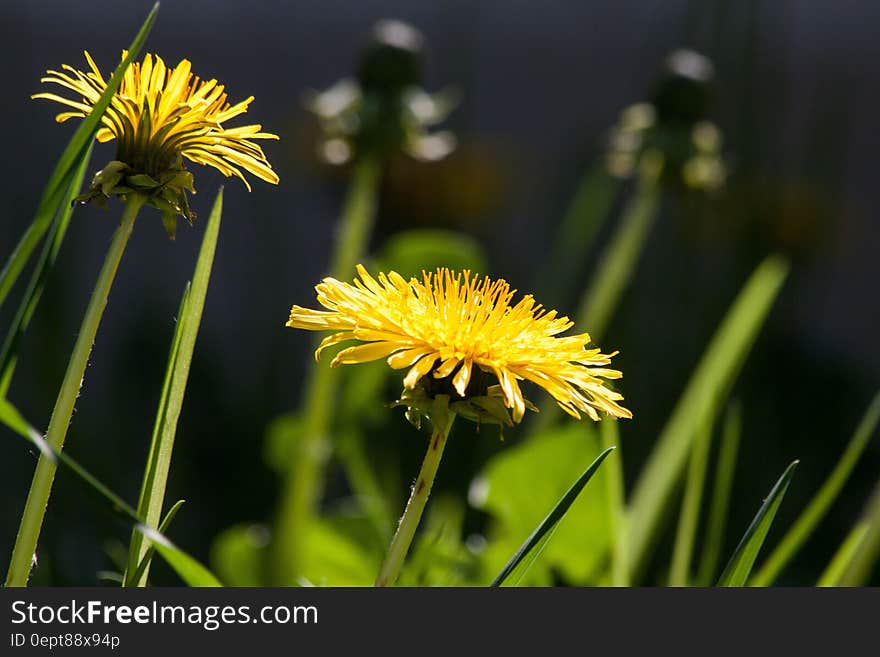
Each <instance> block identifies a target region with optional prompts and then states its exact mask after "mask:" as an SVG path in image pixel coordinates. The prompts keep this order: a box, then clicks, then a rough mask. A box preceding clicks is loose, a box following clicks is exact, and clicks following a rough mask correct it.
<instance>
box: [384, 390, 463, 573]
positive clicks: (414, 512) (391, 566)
mask: <svg viewBox="0 0 880 657" xmlns="http://www.w3.org/2000/svg"><path fill="white" fill-rule="evenodd" d="M435 406H436V404H435ZM431 419H432V422H434V431H433V433H432V435H431V442H430V444H429V446H428V452H427V454H425V460H424V461H422V469H421V470H420V471H419V476H418V478H417V479H416V483H415V485H414V486H413V488H412V493H411V494H410V496H409V501H408V502H407V503H406V510H405V511H404V512H403V516H401V518H400V524H399V525H398V526H397V531H396V532H395V533H394V538H393V539H392V540H391V545H390V546H389V548H388V553H387V554H386V555H385V561H384V563H383V564H382V568H381V569H380V570H379V576H378V577H377V578H376V586H393V585H394V582H395V581H397V576H398V575H399V574H400V568H401V566H403V560H404V559H405V558H406V553H407V552H409V546H410V543H412V540H413V536H415V533H416V528H417V527H418V526H419V520H420V519H421V517H422V511H424V509H425V504H426V503H427V501H428V496H429V495H430V494H431V486H433V485H434V477H435V476H436V475H437V466H439V465H440V459H441V458H442V457H443V448H444V447H446V439H447V438H448V437H449V431H450V429H452V422H453V421H454V420H455V413H453V412H452V411H449V410H446V409H444V410H443V412H441V413H436V414H435V415H434V416H433V417H432V418H431Z"/></svg>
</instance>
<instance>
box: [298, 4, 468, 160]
mask: <svg viewBox="0 0 880 657" xmlns="http://www.w3.org/2000/svg"><path fill="white" fill-rule="evenodd" d="M423 43H424V39H423V37H422V35H421V34H420V33H419V31H418V30H416V29H415V28H414V27H411V26H409V25H407V24H406V23H402V22H400V21H394V20H383V21H379V22H378V23H377V24H376V26H375V27H374V28H373V32H372V37H371V40H370V42H369V43H368V45H367V46H366V48H365V50H364V53H363V55H362V58H361V62H360V64H359V66H358V71H357V79H356V80H354V79H350V78H346V79H343V80H341V81H339V82H337V83H336V84H335V85H333V86H332V87H330V88H329V89H327V90H326V91H324V92H321V93H316V92H312V93H310V94H309V95H308V96H307V98H306V105H307V107H308V108H309V109H310V110H311V111H312V112H314V113H315V114H316V115H317V116H318V118H319V120H320V121H321V128H322V132H323V135H324V139H323V140H322V143H321V144H320V147H319V152H320V155H321V157H322V159H323V160H324V161H326V162H329V163H331V164H344V163H346V162H348V161H350V160H351V159H353V158H356V157H359V156H362V155H369V156H371V157H379V158H381V159H387V158H388V157H390V156H392V155H394V154H396V153H399V152H404V153H406V154H407V155H410V156H411V157H413V158H415V159H417V160H423V161H434V160H439V159H441V158H444V157H446V155H448V154H449V153H450V152H451V151H452V150H453V149H454V148H455V137H454V136H453V135H452V134H451V133H449V132H437V133H433V134H432V133H429V132H428V128H429V127H431V126H434V125H436V124H438V123H440V122H441V121H443V120H444V119H445V118H446V116H447V115H448V114H449V112H450V111H451V110H452V108H453V107H454V106H455V105H456V103H457V98H456V97H455V95H454V94H453V93H451V92H450V91H443V92H440V93H438V94H429V93H427V92H426V91H425V90H424V89H422V88H421V86H419V85H420V83H421V81H422V68H423V52H424V46H423Z"/></svg>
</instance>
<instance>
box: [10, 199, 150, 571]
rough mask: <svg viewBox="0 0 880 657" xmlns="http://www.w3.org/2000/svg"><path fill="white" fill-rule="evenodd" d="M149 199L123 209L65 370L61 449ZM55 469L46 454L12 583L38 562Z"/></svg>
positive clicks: (58, 409) (18, 542)
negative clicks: (127, 251) (123, 261)
mask: <svg viewBox="0 0 880 657" xmlns="http://www.w3.org/2000/svg"><path fill="white" fill-rule="evenodd" d="M145 200H146V198H145V197H143V196H141V195H140V194H132V195H131V196H130V197H129V199H128V202H127V203H126V205H125V209H124V210H123V213H122V220H121V222H120V224H119V227H118V228H117V229H116V232H115V233H114V235H113V240H112V242H111V243H110V248H109V249H108V250H107V255H106V257H105V259H104V265H103V267H102V268H101V272H100V274H99V275H98V281H97V283H96V284H95V288H94V290H93V291H92V296H91V299H90V300H89V305H88V307H87V308H86V313H85V317H83V321H82V324H81V326H80V330H79V333H78V335H77V339H76V343H75V345H74V348H73V352H72V354H71V357H70V361H69V362H68V364H67V371H66V372H65V374H64V380H63V382H62V384H61V389H60V390H59V392H58V398H57V399H56V401H55V408H54V409H53V411H52V418H51V419H50V420H49V429H48V431H47V432H46V440H47V442H48V443H49V445H50V446H51V447H53V448H54V449H55V450H57V451H59V452H60V451H61V450H62V449H63V448H64V440H65V438H66V437H67V430H68V428H69V426H70V418H71V417H72V415H73V407H74V404H75V403H76V399H77V396H78V395H79V390H80V387H81V386H82V381H83V376H84V375H85V370H86V366H87V365H88V361H89V355H90V354H91V352H92V345H93V344H94V341H95V335H96V334H97V332H98V326H99V325H100V324H101V317H102V316H103V314H104V308H105V307H106V306H107V297H108V296H109V294H110V289H111V287H112V286H113V279H114V278H115V277H116V270H117V269H118V267H119V262H120V260H121V259H122V254H123V253H124V251H125V247H126V245H127V244H128V239H129V237H130V236H131V232H132V229H133V228H134V221H135V219H136V218H137V215H138V212H139V211H140V209H141V207H142V206H143V204H144V202H145ZM55 470H56V464H55V463H54V462H53V461H52V460H51V459H49V458H47V457H46V456H45V455H43V454H41V455H40V459H39V461H38V462H37V468H36V470H35V472H34V478H33V481H32V483H31V487H30V490H29V492H28V497H27V502H26V503H25V508H24V512H23V513H22V516H21V523H20V525H19V529H18V535H17V536H16V539H15V546H14V548H13V551H12V559H11V561H10V564H9V571H8V574H7V576H6V586H26V585H27V581H28V577H29V576H30V572H31V566H32V564H33V562H34V556H35V551H36V547H37V541H38V540H39V536H40V530H41V529H42V526H43V517H44V515H45V513H46V504H47V503H48V501H49V495H50V493H51V491H52V483H53V481H54V479H55Z"/></svg>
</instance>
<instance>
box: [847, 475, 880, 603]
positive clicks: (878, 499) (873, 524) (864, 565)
mask: <svg viewBox="0 0 880 657" xmlns="http://www.w3.org/2000/svg"><path fill="white" fill-rule="evenodd" d="M859 526H861V527H864V529H862V530H860V533H861V538H860V539H859V540H858V541H854V543H853V548H852V550H851V554H850V556H849V558H848V559H845V561H844V563H843V565H842V567H841V573H840V581H839V585H840V586H865V585H867V583H868V580H869V579H870V577H871V571H872V570H873V569H874V567H875V566H876V565H877V561H878V560H880V483H878V484H877V486H876V487H875V488H874V493H873V494H872V495H871V499H870V501H869V502H868V508H867V509H866V510H865V514H864V516H863V518H862V520H861V521H860V523H859ZM859 526H857V528H858V527H859Z"/></svg>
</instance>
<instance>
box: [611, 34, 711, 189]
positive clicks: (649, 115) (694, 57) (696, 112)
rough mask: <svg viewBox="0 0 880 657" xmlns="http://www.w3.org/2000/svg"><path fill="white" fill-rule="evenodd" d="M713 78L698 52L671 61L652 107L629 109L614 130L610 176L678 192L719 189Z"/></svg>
mask: <svg viewBox="0 0 880 657" xmlns="http://www.w3.org/2000/svg"><path fill="white" fill-rule="evenodd" d="M712 76H713V67H712V63H711V62H710V61H709V60H708V59H706V58H705V57H704V56H702V55H700V54H698V53H696V52H693V51H690V50H677V51H675V52H673V53H672V54H671V55H670V56H669V57H667V59H666V63H665V66H664V69H663V74H662V76H661V79H660V81H659V82H658V84H657V86H656V90H655V92H654V94H653V96H652V99H651V102H649V103H644V102H643V103H637V104H635V105H631V106H629V107H627V108H625V109H624V110H623V111H622V112H621V114H620V119H619V120H618V122H617V125H615V126H614V128H613V129H612V130H611V133H610V135H609V140H608V153H607V155H606V166H607V168H608V171H609V172H610V173H611V174H612V175H614V176H618V177H621V178H625V177H629V176H633V175H639V176H640V177H641V178H642V179H650V180H653V181H659V182H661V183H664V184H666V185H669V186H671V187H673V188H682V187H684V188H686V189H699V190H704V191H710V190H714V189H717V188H718V187H720V186H721V185H722V184H723V183H724V180H725V177H726V167H725V166H724V162H723V160H722V157H721V144H722V138H721V131H720V130H719V129H718V127H717V126H716V125H715V124H714V123H712V122H711V121H709V120H708V119H707V116H708V114H709V109H710V102H711V93H710V91H711V90H710V83H711V81H712Z"/></svg>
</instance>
